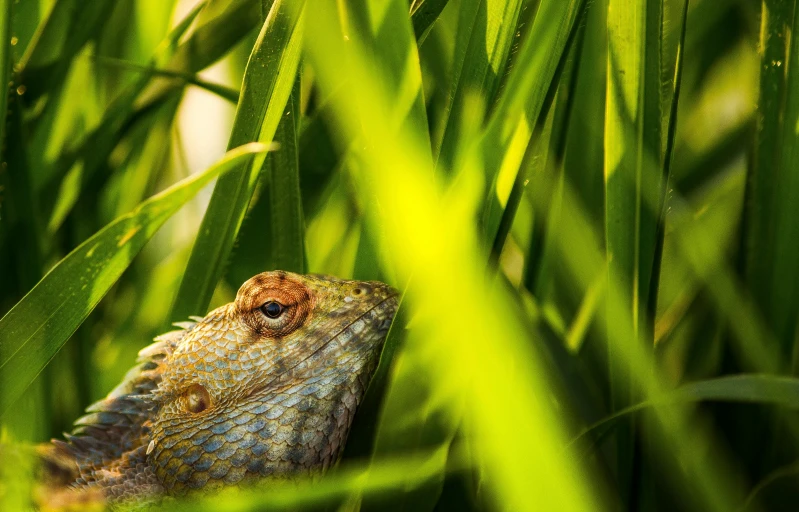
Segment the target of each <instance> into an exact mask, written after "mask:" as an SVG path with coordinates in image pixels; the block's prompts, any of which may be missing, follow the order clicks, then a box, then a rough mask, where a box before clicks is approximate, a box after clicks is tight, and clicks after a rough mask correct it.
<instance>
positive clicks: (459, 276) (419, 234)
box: [305, 0, 597, 511]
mask: <svg viewBox="0 0 799 512" xmlns="http://www.w3.org/2000/svg"><path fill="white" fill-rule="evenodd" d="M376 4H379V6H385V7H387V8H385V9H382V10H381V9H380V8H379V7H378V5H376ZM404 5H405V2H404V1H402V0H397V1H395V2H392V3H391V6H386V5H385V4H382V3H381V2H373V3H370V8H373V9H375V10H376V11H378V12H379V15H376V16H375V18H376V19H378V20H386V19H387V16H388V15H389V14H390V13H393V12H399V11H400V8H403V9H404ZM308 16H309V19H308V33H309V34H312V35H313V36H312V37H307V38H306V39H305V44H306V46H307V49H308V56H309V60H310V62H311V65H312V66H313V69H314V71H315V73H316V76H318V80H319V84H320V88H322V90H323V92H328V93H329V92H331V88H332V87H334V86H335V84H337V82H338V77H339V75H340V74H342V73H343V74H345V75H347V76H348V77H349V78H350V81H349V84H350V87H351V90H350V94H348V95H342V96H341V97H340V98H338V100H339V101H337V102H336V104H335V105H334V106H335V109H336V114H337V115H336V116H335V119H336V123H337V126H338V128H339V130H340V132H341V134H340V136H341V138H342V139H343V142H344V143H346V142H348V141H351V140H356V141H359V142H360V141H361V140H363V143H362V144H360V143H359V144H358V146H357V149H358V151H357V155H356V156H357V158H358V162H359V165H358V166H356V167H355V169H356V171H357V172H356V173H354V177H355V179H356V180H357V183H358V185H359V187H358V191H359V196H360V198H361V200H362V201H363V202H364V204H367V205H369V210H368V213H369V214H370V215H371V216H374V218H375V221H376V222H377V223H379V224H380V225H381V226H384V227H385V232H384V234H385V239H384V240H383V243H384V247H385V248H384V250H383V251H382V252H381V253H380V254H381V255H383V257H384V258H385V259H386V264H387V265H388V266H390V267H395V268H396V269H397V273H398V276H399V280H400V282H404V281H406V280H408V279H409V278H410V276H411V275H412V276H413V280H412V281H411V283H410V286H409V288H408V294H407V295H408V296H407V299H406V300H408V304H409V306H410V307H411V310H410V311H409V312H410V315H409V318H410V320H409V321H410V324H411V326H412V329H410V331H412V332H409V337H408V343H406V345H405V346H404V347H403V356H402V357H403V358H404V357H408V358H410V359H406V362H407V365H406V366H405V368H406V370H405V371H408V372H411V373H413V374H414V375H415V376H416V377H417V378H418V379H422V378H424V379H430V380H432V381H433V382H434V383H436V384H438V385H437V386H436V387H435V388H434V391H435V392H434V394H433V396H432V398H433V400H432V401H431V402H430V404H431V406H432V407H431V409H430V411H429V415H428V416H427V417H421V418H419V417H416V415H415V414H413V415H408V416H405V415H403V416H400V417H397V416H393V417H386V418H384V419H383V420H382V421H383V422H384V423H386V422H391V421H393V422H395V423H396V424H397V426H401V424H403V423H411V422H418V421H422V422H423V421H426V419H427V418H428V417H429V418H431V419H432V420H433V422H439V421H441V420H443V422H444V423H446V422H454V421H457V419H458V418H459V417H460V416H461V414H459V411H461V410H463V411H464V412H465V414H463V415H462V416H463V417H464V422H466V423H469V424H470V426H471V427H472V431H473V432H474V437H473V445H470V446H473V447H474V448H475V449H478V450H479V459H478V458H475V459H476V461H479V462H478V463H482V465H483V469H484V474H485V475H486V482H485V489H486V490H485V492H486V497H487V499H488V500H491V502H492V503H493V504H495V505H500V504H501V507H503V508H506V509H509V510H523V509H534V508H536V507H537V508H538V509H541V510H564V511H565V510H596V509H597V506H596V505H597V503H596V502H595V501H596V498H595V496H594V495H593V494H592V492H591V489H590V488H589V486H588V485H586V482H585V480H584V478H583V477H584V473H583V472H582V471H581V468H580V467H578V466H576V465H574V464H573V460H572V459H571V458H570V457H564V456H561V455H556V454H555V452H554V451H553V450H556V451H558V452H559V448H556V447H559V446H561V445H562V439H561V438H562V430H561V424H560V422H559V418H558V416H557V415H556V413H555V412H554V410H553V409H552V407H551V405H552V404H551V403H549V402H548V400H546V399H541V397H542V396H544V395H545V394H546V392H544V391H543V390H544V389H545V387H544V377H543V370H542V368H541V367H540V365H539V361H538V360H537V358H536V357H535V355H534V353H532V351H531V350H530V345H529V341H530V340H527V339H526V336H524V335H522V336H519V333H522V332H524V329H523V328H522V327H521V326H520V325H519V324H518V321H517V318H516V317H515V316H514V314H513V312H512V311H513V307H512V306H510V304H509V303H508V300H509V297H508V296H507V295H506V294H505V293H504V289H499V290H497V289H495V288H490V287H488V286H487V285H486V282H485V272H484V269H485V262H484V260H483V258H482V256H481V255H480V251H479V249H478V247H479V244H478V240H477V236H476V233H475V230H474V229H473V225H472V224H467V223H463V222H462V219H463V218H465V217H472V216H473V215H474V214H475V213H476V211H477V205H478V203H479V200H480V198H481V197H482V187H481V185H480V183H481V178H482V173H481V171H480V168H479V166H475V165H465V166H464V167H463V169H462V173H461V174H460V175H459V176H458V179H457V180H455V181H454V183H455V184H456V185H455V186H453V187H451V188H446V189H445V188H443V187H441V186H440V182H439V181H437V180H436V179H431V176H432V175H433V174H432V163H431V162H430V160H429V159H428V152H429V148H428V147H427V146H425V145H424V143H423V142H422V141H423V140H424V138H423V136H422V135H421V134H417V133H413V131H412V130H414V129H418V128H417V125H415V124H411V123H402V124H399V125H398V124H397V123H392V122H386V116H388V119H391V120H393V119H396V118H397V117H398V116H399V115H400V113H403V112H404V111H405V110H406V107H405V105H406V103H403V102H397V101H396V98H395V97H394V95H392V94H391V91H392V86H393V82H391V81H390V80H389V79H388V78H390V77H391V75H390V76H389V77H385V76H382V72H383V69H382V68H380V67H377V68H375V67H373V66H370V65H369V64H368V63H370V62H371V60H370V56H371V55H372V51H373V49H372V47H365V48H362V47H361V46H360V45H359V44H358V43H359V42H360V41H359V40H358V38H350V42H347V43H345V41H344V38H342V37H341V34H342V28H341V26H340V25H338V24H339V23H342V21H341V16H339V15H338V12H337V11H336V10H335V6H333V5H332V4H331V3H325V2H322V3H319V4H317V8H315V9H310V10H308ZM408 29H410V27H408ZM408 31H409V32H410V30H408ZM400 54H401V55H404V54H405V52H404V51H403V52H400ZM342 55H347V56H348V57H349V58H341V56H342ZM404 64H405V66H408V63H407V61H405V62H404ZM375 69H377V70H378V71H377V72H375ZM404 69H407V68H404ZM394 72H395V73H396V72H397V70H394ZM406 80H407V79H406ZM397 111H399V112H397ZM424 129H426V127H425V128H424ZM345 147H346V146H345ZM445 192H446V194H445ZM444 234H446V236H444ZM439 262H446V265H447V269H446V271H442V269H441V267H440V265H439V264H438V263H439ZM483 303H488V304H491V305H492V307H490V308H485V310H484V311H481V314H480V317H479V321H475V316H474V310H473V309H472V308H470V307H464V305H466V304H483ZM487 340H490V346H486V343H485V341H487ZM511 369H512V370H511ZM405 381H406V382H409V383H412V382H411V381H410V380H405ZM389 392H390V393H391V394H394V393H396V394H397V396H396V397H395V398H394V399H395V400H397V401H402V400H403V397H404V400H405V401H406V402H408V401H411V400H412V397H413V396H414V395H413V393H412V392H413V389H412V388H397V387H394V386H393V385H392V386H391V388H390V391H389ZM538 392H541V393H543V394H542V395H538ZM467 397H468V400H466V398H467ZM387 400H391V397H389V398H387ZM521 404H524V406H522V405H521ZM421 426H424V424H422V425H421ZM417 428H418V427H417ZM543 461H546V463H543ZM411 477H412V475H409V480H410V479H411ZM418 488H419V484H416V485H409V486H408V487H407V489H408V491H411V492H412V491H414V490H416V489H418ZM433 497H434V495H433ZM429 499H430V498H428V500H429ZM415 503H416V502H414V504H415ZM434 504H435V503H434V502H432V503H431V502H430V501H426V502H424V503H423V505H424V506H425V507H426V508H427V507H432V506H434Z"/></svg>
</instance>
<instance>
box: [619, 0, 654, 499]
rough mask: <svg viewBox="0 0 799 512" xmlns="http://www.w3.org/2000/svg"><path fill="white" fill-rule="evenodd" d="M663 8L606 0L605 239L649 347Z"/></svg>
mask: <svg viewBox="0 0 799 512" xmlns="http://www.w3.org/2000/svg"><path fill="white" fill-rule="evenodd" d="M662 11H663V3H662V1H655V2H647V1H642V0H637V1H634V2H624V1H620V0H609V4H608V78H607V111H606V112H607V117H606V119H605V244H606V251H607V260H608V265H609V274H610V279H611V280H614V281H615V282H618V283H619V284H620V285H621V286H622V287H624V288H625V289H626V290H627V292H626V293H625V295H624V296H625V297H629V301H630V302H629V304H628V305H627V308H628V314H629V315H630V318H631V320H632V327H633V330H634V332H635V336H636V337H638V336H640V339H642V340H646V344H647V345H648V346H649V347H651V346H652V345H653V341H650V336H645V335H644V333H647V332H649V333H650V335H652V336H653V334H652V331H651V329H650V328H649V327H648V319H647V318H646V306H647V299H648V297H649V284H650V279H651V274H652V269H653V260H654V251H655V237H656V229H657V228H656V226H657V224H656V222H657V221H656V219H657V216H658V214H659V213H660V208H654V209H652V208H650V207H649V206H648V205H647V203H646V201H645V199H644V197H643V196H644V195H653V196H654V197H660V195H661V194H660V192H659V189H660V185H659V183H658V180H657V179H655V177H656V176H658V173H657V172H655V169H656V168H657V167H659V165H660V161H661V156H660V155H661V147H660V145H661V125H662V120H661V117H660V104H661V96H660V87H661V85H660V84H661V82H660V48H661V35H662V26H661V25H662V22H661V16H662ZM612 321H613V322H616V321H617V320H616V319H613V320H612ZM652 339H653V338H652ZM622 340H623V338H616V337H615V336H613V335H611V338H610V339H608V344H607V351H608V376H609V381H610V398H611V410H619V409H622V408H624V407H626V406H627V405H629V404H630V403H631V401H632V399H633V396H632V387H631V382H630V380H629V376H628V375H629V374H628V373H627V372H626V371H625V370H624V364H623V363H622V362H621V357H623V356H621V354H620V352H619V347H618V344H619V343H620V342H621V341H622ZM634 436H635V426H634V424H633V423H632V422H628V423H625V424H624V425H623V426H622V428H620V429H619V430H618V431H617V436H616V443H617V445H616V448H617V468H618V470H617V471H618V475H617V479H618V481H619V482H620V484H619V485H620V487H621V489H620V493H621V499H622V501H623V502H624V503H628V504H629V506H634V505H633V503H632V501H631V500H635V499H637V498H636V495H635V493H636V492H637V491H636V490H637V486H636V484H635V481H637V478H638V475H637V474H636V473H635V472H634V468H633V465H634V464H635V463H636V460H635V459H634V457H636V455H635V438H634Z"/></svg>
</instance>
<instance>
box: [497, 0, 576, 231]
mask: <svg viewBox="0 0 799 512" xmlns="http://www.w3.org/2000/svg"><path fill="white" fill-rule="evenodd" d="M585 6H586V2H585V0H568V1H563V0H543V1H542V2H541V4H540V5H539V7H538V12H537V13H536V16H535V19H534V20H533V25H532V27H530V29H529V32H528V33H527V35H526V36H525V38H524V40H523V41H522V42H521V48H520V50H519V54H518V55H517V56H516V62H518V63H521V62H523V63H525V64H524V65H518V66H515V67H513V68H512V69H511V70H510V72H509V75H508V78H507V81H506V83H505V86H504V89H503V90H502V92H501V94H500V96H499V98H498V99H497V102H496V105H495V106H494V108H493V109H492V113H491V116H490V118H489V122H488V126H487V127H486V130H485V135H484V137H483V144H482V147H483V152H484V159H485V173H486V179H487V180H488V182H489V183H490V187H489V188H488V194H487V197H486V200H485V206H484V207H483V212H482V220H483V238H484V243H485V244H486V245H487V246H490V244H491V243H492V242H493V241H494V239H495V237H496V233H497V231H498V229H499V224H500V222H501V217H502V211H503V210H504V205H505V204H506V202H507V194H508V193H509V192H510V190H511V186H510V184H511V183H513V179H514V177H515V175H516V171H517V170H518V169H519V166H520V164H521V161H522V159H523V157H524V151H525V148H526V147H527V142H528V141H529V139H530V136H531V134H532V131H533V127H534V126H535V123H536V120H537V119H538V117H539V115H540V112H541V108H542V106H543V104H544V99H545V98H546V94H547V91H548V90H549V87H550V84H551V82H552V79H553V77H554V75H555V70H556V69H557V66H558V63H559V62H560V58H561V55H562V54H563V52H564V51H565V49H566V42H567V41H568V39H569V35H570V34H572V30H573V28H574V25H575V23H576V20H577V18H578V16H579V15H580V13H582V11H583V10H584V9H585ZM501 182H506V183H508V184H509V185H508V186H505V187H503V186H501V185H500V183H501ZM500 194H502V197H500Z"/></svg>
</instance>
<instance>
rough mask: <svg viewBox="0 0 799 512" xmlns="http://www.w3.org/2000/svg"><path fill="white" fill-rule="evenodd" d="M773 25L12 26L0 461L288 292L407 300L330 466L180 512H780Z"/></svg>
mask: <svg viewBox="0 0 799 512" xmlns="http://www.w3.org/2000/svg"><path fill="white" fill-rule="evenodd" d="M796 4H797V2H796V1H795V0H763V1H762V2H755V1H754V0H729V1H726V2H721V1H716V0H690V1H688V0H658V1H643V0H635V1H621V0H592V1H586V0H497V1H491V2H488V1H483V0H414V1H412V2H408V1H406V0H380V1H377V0H371V1H368V2H358V1H350V0H343V1H339V2H305V1H302V0H274V1H271V0H262V1H256V0H206V1H201V2H197V1H195V0H122V1H115V2H111V1H105V0H103V1H99V0H98V1H94V2H88V3H84V2H81V1H79V0H27V1H23V2H10V1H7V2H4V9H3V11H2V14H0V41H2V42H3V44H1V45H0V69H2V72H3V74H4V76H3V78H5V83H8V84H9V88H8V89H6V90H5V91H4V94H5V95H6V96H4V97H3V98H0V100H2V101H0V105H2V109H3V115H4V118H5V123H3V125H2V127H0V136H2V140H3V145H2V150H1V151H2V160H1V161H2V167H1V168H0V186H2V192H1V194H2V195H0V269H2V274H1V275H0V313H2V314H3V315H4V316H3V317H2V319H0V428H1V430H0V438H1V439H2V442H3V443H26V442H41V441H46V440H47V439H48V438H49V437H53V436H58V435H59V433H60V432H61V431H64V430H67V429H68V428H69V425H70V422H71V421H72V420H73V419H75V418H76V417H78V416H79V415H80V412H81V410H82V409H83V408H84V407H85V406H86V405H88V404H89V403H91V402H92V401H93V400H96V399H99V398H101V397H102V396H104V395H105V394H106V393H107V392H108V391H109V390H110V389H111V388H112V387H113V386H114V385H115V384H116V382H118V380H119V379H120V378H121V377H122V375H123V374H124V372H125V371H126V370H127V369H128V368H129V367H130V366H131V364H132V362H133V360H134V358H135V357H134V356H135V353H136V352H137V351H138V350H139V349H140V348H141V347H143V346H144V345H146V344H148V343H149V341H150V339H151V338H152V337H153V336H155V335H157V334H159V333H160V332H162V331H163V330H165V329H167V328H168V325H169V324H170V323H171V322H173V321H180V320H182V319H184V318H185V317H187V316H189V315H196V314H203V313H205V311H207V310H208V309H209V308H210V307H213V306H215V305H219V304H222V303H224V302H227V301H229V300H231V299H232V298H233V297H234V296H235V292H236V290H237V288H238V286H239V285H240V283H241V282H243V280H245V279H246V278H248V277H250V276H251V275H253V274H255V273H258V272H261V271H264V270H269V269H273V268H283V269H287V270H293V271H308V272H321V273H330V274H335V275H338V276H341V277H354V278H358V279H381V280H384V281H387V282H389V283H391V284H392V285H394V286H396V287H398V288H400V289H402V290H403V291H404V294H403V299H402V304H401V307H400V313H399V315H398V317H397V320H396V321H395V322H394V325H393V326H392V330H391V332H390V333H389V337H388V340H387V342H386V347H385V349H384V351H383V354H382V357H381V360H380V364H379V367H378V370H377V372H376V374H375V377H374V379H373V380H372V383H371V385H370V388H369V390H368V392H367V395H366V397H365V399H364V402H363V404H362V406H361V408H360V409H359V412H358V414H357V415H356V418H355V423H354V425H353V430H352V434H351V436H350V439H349V440H348V443H347V446H346V448H345V451H344V456H343V458H342V460H341V462H340V464H339V465H338V466H337V467H336V468H335V469H334V470H333V471H331V472H330V473H328V475H326V476H325V477H324V478H322V479H321V480H318V481H313V482H312V481H301V482H297V483H292V484H290V485H288V484H281V483H267V484H265V485H264V486H263V487H257V488H253V489H243V490H235V489H233V490H228V491H227V492H224V493H222V494H220V495H217V496H213V497H203V498H200V499H198V500H195V501H191V502H183V501H178V502H172V503H170V504H168V507H171V508H176V509H183V508H186V509H191V510H195V509H197V508H201V509H209V510H217V509H218V508H219V507H222V506H224V507H225V508H226V509H236V510H239V509H241V510H249V509H256V508H264V507H270V508H289V509H304V508H314V509H316V508H324V509H328V508H343V509H347V510H349V509H365V510H372V509H375V510H408V509H420V510H432V509H453V510H483V509H501V510H527V509H530V510H701V511H725V512H726V511H730V510H748V511H757V510H780V509H787V510H790V509H791V508H792V506H793V505H794V504H795V503H797V500H799V491H797V489H799V464H798V461H799V421H798V418H797V417H796V415H795V413H794V412H793V409H795V408H796V407H799V379H797V378H795V377H794V373H795V372H796V369H795V366H796V360H797V359H796V358H797V354H799V351H797V347H798V346H799V339H797V332H799V291H798V290H799V271H797V268H799V267H797V261H799V241H797V240H799V237H798V236H797V235H799V215H797V213H799V212H796V204H799V203H797V200H796V199H797V197H799V178H797V176H799V173H798V172H797V170H796V169H795V167H796V166H795V165H794V163H795V160H796V158H795V155H794V146H795V145H796V143H797V142H799V141H797V131H796V126H797V123H798V122H799V88H797V87H796V85H797V84H796V83H795V82H796V77H797V69H799V68H797V66H799V61H797V58H799V57H797V56H799V46H797V39H796V38H794V37H792V34H794V33H795V32H796V30H799V6H797V5H796ZM233 103H235V107H234V106H233ZM197 119H200V120H201V121H200V122H199V123H198V122H197V121H196V120H197ZM271 141H274V142H275V144H273V145H271V146H270V145H269V143H270V142H271ZM270 150H271V151H270ZM226 151H227V153H226ZM214 162H216V163H214ZM216 176H219V177H218V178H217V179H216V183H215V185H214V186H213V189H211V187H210V185H209V186H208V187H206V188H203V187H205V185H206V184H207V183H210V181H211V180H212V179H214V178H215V177H216ZM0 476H2V481H0V484H2V485H0V503H2V504H3V505H0V507H2V508H4V509H5V508H9V507H11V508H15V507H19V506H21V505H20V504H22V503H24V502H25V500H26V499H27V498H26V493H27V490H26V489H27V488H28V486H29V484H30V480H29V479H27V478H26V477H25V476H24V475H22V476H21V475H20V473H19V472H18V471H15V470H14V467H13V466H12V464H11V462H10V459H9V460H8V461H6V460H4V461H0Z"/></svg>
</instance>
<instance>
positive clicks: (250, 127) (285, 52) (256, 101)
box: [171, 0, 304, 320]
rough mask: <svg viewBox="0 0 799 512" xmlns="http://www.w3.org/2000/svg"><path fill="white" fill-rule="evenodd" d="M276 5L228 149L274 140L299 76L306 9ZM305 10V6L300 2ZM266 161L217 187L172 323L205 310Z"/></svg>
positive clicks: (253, 59)
mask: <svg viewBox="0 0 799 512" xmlns="http://www.w3.org/2000/svg"><path fill="white" fill-rule="evenodd" d="M287 3H291V1H289V2H284V1H282V0H276V1H275V2H274V3H273V4H272V8H271V10H270V12H269V16H268V17H267V19H266V21H265V22H264V25H263V28H262V29H261V33H260V34H259V36H258V40H257V41H256V43H255V46H254V47H253V50H252V52H251V54H250V59H249V61H248V63H247V70H246V71H245V73H244V79H243V82H242V87H241V99H240V100H239V105H238V108H237V109H236V119H235V121H234V123H233V130H232V132H231V134H230V140H229V142H228V147H236V146H239V145H241V144H243V143H247V142H252V141H255V140H258V141H266V142H268V141H271V140H272V137H273V136H274V134H275V130H276V129H277V126H278V123H279V122H280V118H281V117H282V115H283V112H284V109H285V106H286V102H287V100H288V98H289V96H290V95H291V89H292V87H293V85H294V80H295V77H296V74H297V67H298V64H299V60H300V48H301V41H302V21H301V20H302V13H301V11H302V9H301V8H297V9H295V6H294V5H291V6H288V5H286V4H287ZM299 3H300V5H301V6H303V5H304V2H299ZM262 162H263V160H261V159H255V162H244V163H242V164H240V165H239V166H238V167H237V168H236V169H235V170H234V171H233V172H231V173H229V174H227V175H226V176H224V177H222V178H221V179H220V180H219V181H218V182H217V184H216V186H215V187H214V193H213V195H212V196H211V202H210V203H209V205H208V209H207V210H206V212H205V216H204V217H203V222H202V224H201V226H200V232H199V234H198V236H197V239H196V240H195V242H194V248H193V249H192V253H191V257H190V258H189V262H188V264H187V266H186V271H185V273H184V275H183V280H182V281H181V284H180V289H179V291H178V295H177V298H176V299H175V305H174V306H173V308H172V315H171V318H172V319H174V320H177V319H181V318H186V317H188V316H190V315H196V314H198V313H201V312H203V311H205V310H206V308H207V307H208V303H209V302H210V301H211V295H212V294H213V292H214V288H215V287H216V284H217V282H218V281H219V278H220V277H222V273H223V272H224V268H225V265H226V263H227V259H228V257H229V255H230V251H231V249H232V248H233V244H234V242H235V240H236V235H237V234H238V231H239V227H240V226H241V222H242V219H243V218H244V214H245V213H246V212H247V206H248V204H249V203H250V198H251V197H252V194H253V192H254V190H255V185H256V183H257V180H258V174H259V173H258V170H259V169H260V166H261V163H262Z"/></svg>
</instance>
